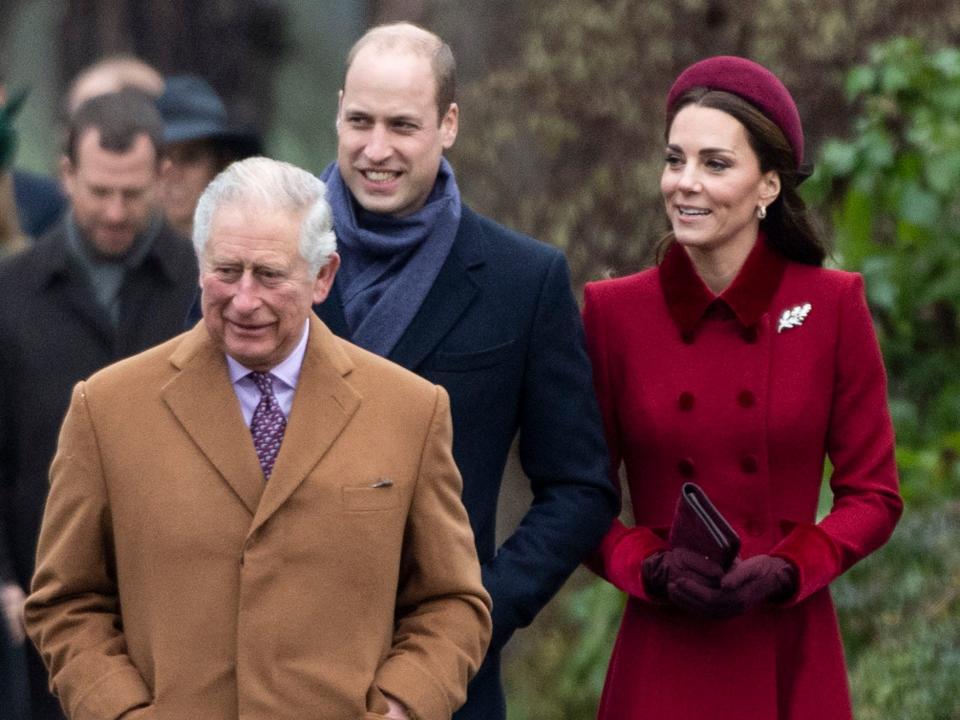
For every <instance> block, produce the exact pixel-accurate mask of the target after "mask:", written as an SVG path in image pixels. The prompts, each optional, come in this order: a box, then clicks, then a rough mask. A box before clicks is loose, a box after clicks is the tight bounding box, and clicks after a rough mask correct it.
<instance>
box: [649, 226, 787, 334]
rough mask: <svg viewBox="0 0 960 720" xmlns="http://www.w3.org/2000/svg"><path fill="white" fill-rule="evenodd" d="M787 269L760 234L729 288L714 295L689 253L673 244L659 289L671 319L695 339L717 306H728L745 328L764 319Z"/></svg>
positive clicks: (682, 331) (663, 262)
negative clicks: (695, 335) (716, 304)
mask: <svg viewBox="0 0 960 720" xmlns="http://www.w3.org/2000/svg"><path fill="white" fill-rule="evenodd" d="M786 267H787V260H786V258H784V257H783V256H782V255H780V253H778V252H777V251H776V250H774V249H773V248H771V247H770V246H769V244H768V242H767V239H766V236H765V235H764V234H763V232H761V233H760V234H759V236H758V237H757V242H756V243H755V244H754V246H753V249H752V250H751V251H750V254H749V255H748V256H747V259H746V261H744V263H743V267H742V268H740V272H738V273H737V276H736V277H735V278H734V279H733V282H732V283H730V286H729V287H728V288H727V289H726V290H724V291H723V292H722V293H720V294H719V295H715V294H714V293H713V291H712V290H710V288H708V287H707V286H706V284H705V283H704V282H703V280H702V279H700V276H699V275H698V274H697V271H696V269H695V268H694V266H693V263H692V262H691V261H690V257H689V256H688V255H687V253H686V251H685V250H684V249H683V247H681V246H680V245H679V244H678V243H673V244H672V245H671V246H670V248H669V249H668V250H667V253H666V255H665V256H664V258H663V261H662V262H661V263H660V268H659V271H660V272H659V275H660V287H661V289H662V290H663V295H664V299H665V300H666V302H667V308H668V309H669V311H670V316H671V317H672V318H673V321H674V323H676V325H677V328H678V329H679V330H680V332H681V334H683V335H684V336H692V334H693V333H695V332H696V329H697V326H698V325H699V324H700V321H701V320H702V319H703V317H704V315H705V314H706V313H707V311H708V310H709V309H710V308H711V306H713V305H714V304H715V303H719V304H723V305H726V306H727V307H728V308H729V309H730V310H731V311H732V312H733V314H734V315H735V316H736V318H737V320H738V321H739V322H740V324H741V325H742V326H743V327H744V328H752V327H754V326H756V324H757V322H758V321H759V320H760V318H761V317H763V314H764V313H765V312H766V311H767V308H769V306H770V301H771V300H772V299H773V295H774V293H775V292H776V290H777V288H778V287H779V286H780V281H781V279H782V278H783V273H784V271H785V270H786Z"/></svg>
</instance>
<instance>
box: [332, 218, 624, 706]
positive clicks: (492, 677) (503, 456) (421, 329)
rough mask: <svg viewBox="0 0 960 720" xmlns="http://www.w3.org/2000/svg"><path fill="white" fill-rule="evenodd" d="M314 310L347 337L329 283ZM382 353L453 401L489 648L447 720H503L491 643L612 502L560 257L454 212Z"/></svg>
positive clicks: (592, 535) (574, 558) (502, 638)
mask: <svg viewBox="0 0 960 720" xmlns="http://www.w3.org/2000/svg"><path fill="white" fill-rule="evenodd" d="M314 310H315V311H316V312H317V314H318V315H319V316H320V318H321V319H322V320H323V321H324V322H325V323H326V324H327V326H328V327H329V328H330V329H331V330H333V332H335V333H336V334H338V335H340V336H342V337H344V338H347V339H349V338H350V330H349V328H348V326H347V323H346V320H345V318H344V314H343V306H342V303H341V301H340V293H339V286H338V284H337V283H335V284H334V288H333V292H332V293H331V295H330V297H329V298H328V299H327V301H326V302H324V303H323V304H322V305H317V306H315V307H314ZM388 358H389V359H390V360H393V361H394V362H396V363H399V364H400V365H402V366H404V367H406V368H407V369H409V370H412V371H414V372H416V373H417V374H419V375H421V376H423V377H425V378H426V379H428V380H430V381H431V382H434V383H437V384H438V385H442V386H443V387H444V388H445V389H446V390H447V392H448V393H449V394H450V402H451V412H452V415H453V428H454V445H453V454H454V458H455V459H456V461H457V465H458V466H459V468H460V472H461V473H462V475H463V501H464V505H465V506H466V508H467V513H468V514H469V516H470V521H471V523H472V525H473V531H474V535H475V538H476V543H477V552H478V554H479V557H480V562H481V564H482V566H483V582H484V585H485V586H486V588H487V590H488V591H489V593H490V595H491V596H492V598H493V640H492V642H491V646H490V650H489V651H488V653H487V658H486V660H485V661H484V665H483V667H482V668H481V669H480V672H479V673H478V675H477V676H476V677H475V678H474V680H473V682H472V683H471V685H470V689H469V692H468V697H467V703H466V705H465V706H464V707H463V708H462V709H461V710H460V711H459V712H458V713H457V714H456V715H455V718H456V719H457V720H466V719H468V718H469V719H470V720H473V719H474V718H476V719H477V720H480V719H482V720H500V719H502V718H505V717H506V710H505V703H504V695H503V690H502V687H501V685H500V650H501V648H502V647H503V645H504V643H506V641H507V640H508V639H509V638H510V636H511V635H512V634H513V632H514V630H516V629H517V628H521V627H524V626H526V625H528V624H529V623H530V621H531V620H533V618H534V616H535V615H536V614H537V612H538V611H539V610H540V609H541V608H542V607H543V606H544V605H545V604H546V603H547V601H548V600H549V599H550V598H551V597H552V596H553V594H554V593H555V592H556V591H557V590H558V589H559V588H560V586H561V585H562V584H563V582H564V580H565V579H566V578H567V577H568V576H569V574H570V573H571V572H572V571H573V569H574V568H575V567H576V566H577V564H578V562H579V561H580V559H581V557H582V556H583V555H584V553H585V552H586V551H588V550H589V549H591V548H593V547H594V546H595V545H596V544H597V543H598V542H599V540H600V538H601V537H602V536H603V535H604V533H605V532H606V530H607V529H608V528H609V527H610V521H611V518H612V517H613V515H614V514H615V512H616V510H617V509H618V506H619V500H618V498H617V496H616V493H615V491H614V489H613V487H612V486H611V484H610V481H609V479H608V476H607V454H606V448H605V442H604V438H603V431H602V426H601V422H600V418H599V412H598V410H597V404H596V400H595V397H594V393H593V389H592V385H591V372H590V364H589V360H588V358H587V355H586V352H585V350H584V341H583V330H582V326H581V322H580V316H579V312H578V310H577V306H576V302H575V301H574V298H573V294H572V292H571V289H570V278H569V271H568V269H567V263H566V260H565V259H564V257H563V254H562V253H560V252H559V251H558V250H557V249H555V248H552V247H550V246H548V245H545V244H543V243H540V242H537V241H535V240H533V239H531V238H529V237H526V236H523V235H520V234H518V233H515V232H513V231H511V230H508V229H507V228H504V227H502V226H500V225H498V224H496V223H494V222H492V221H491V220H489V219H487V218H484V217H482V216H480V215H478V214H477V213H475V212H473V211H472V210H470V209H469V208H467V207H466V206H464V207H463V211H462V216H461V220H460V226H459V228H458V231H457V236H456V239H455V240H454V244H453V247H452V249H451V251H450V255H449V257H448V258H447V260H446V262H445V263H444V265H443V267H442V268H441V270H440V273H439V275H438V276H437V279H436V281H435V282H434V285H433V287H432V288H431V290H430V292H429V293H428V294H427V297H426V298H425V300H424V302H423V305H422V306H421V308H420V310H419V311H418V313H417V315H416V316H415V317H414V319H413V321H412V322H411V324H410V326H409V327H408V328H407V330H406V331H405V333H404V334H403V336H402V337H401V338H400V340H399V342H398V343H397V345H396V346H395V347H394V349H393V351H392V352H391V353H390V354H389V355H388ZM517 433H519V455H520V463H521V466H522V467H523V470H524V472H525V474H526V475H527V477H528V478H529V480H530V487H531V490H532V491H533V502H532V504H531V506H530V508H529V510H528V511H527V512H526V514H525V516H524V517H523V519H522V521H521V523H520V525H519V527H518V528H517V529H516V531H515V532H514V533H513V534H512V535H511V536H510V537H509V538H508V539H507V540H506V541H505V542H504V543H503V544H502V545H501V546H500V547H499V548H497V547H496V538H495V529H496V511H497V497H498V495H499V492H500V483H501V478H502V476H503V471H504V466H505V464H506V460H507V455H508V452H509V450H510V447H511V444H512V443H513V440H514V438H515V437H516V436H517Z"/></svg>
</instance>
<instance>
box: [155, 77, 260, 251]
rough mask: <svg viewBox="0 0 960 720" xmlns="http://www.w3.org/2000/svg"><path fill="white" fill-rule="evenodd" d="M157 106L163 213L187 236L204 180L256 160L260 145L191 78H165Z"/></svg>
mask: <svg viewBox="0 0 960 720" xmlns="http://www.w3.org/2000/svg"><path fill="white" fill-rule="evenodd" d="M157 107H158V108H159V109H160V115H161V117H162V118H163V141H164V152H165V153H166V157H167V159H168V160H169V164H168V165H167V168H166V171H165V172H164V174H163V185H162V193H161V203H162V205H163V211H164V214H165V215H166V218H167V222H168V223H170V225H172V226H173V228H174V229H175V230H176V231H177V232H179V233H180V234H181V235H183V236H185V237H190V236H191V234H192V232H193V211H194V210H196V207H197V201H198V200H199V199H200V195H201V193H203V191H204V189H205V188H206V187H207V185H208V184H209V183H210V181H211V180H213V178H214V177H215V176H216V175H217V173H219V172H220V171H221V170H223V169H224V168H226V167H227V165H229V164H230V163H232V162H234V161H235V160H243V159H244V158H248V157H250V156H252V155H262V154H263V143H262V141H261V139H260V136H259V134H257V133H256V132H255V131H254V130H251V129H248V128H243V127H239V126H235V125H233V124H231V123H230V121H229V118H228V116H227V109H226V107H225V106H224V104H223V101H222V100H221V99H220V96H219V95H217V93H216V92H215V91H214V89H213V88H212V87H210V84H209V83H207V81H206V80H204V79H203V78H200V77H197V76H196V75H178V76H175V77H169V78H167V79H166V86H165V89H164V92H163V94H162V95H161V96H160V98H159V99H158V100H157Z"/></svg>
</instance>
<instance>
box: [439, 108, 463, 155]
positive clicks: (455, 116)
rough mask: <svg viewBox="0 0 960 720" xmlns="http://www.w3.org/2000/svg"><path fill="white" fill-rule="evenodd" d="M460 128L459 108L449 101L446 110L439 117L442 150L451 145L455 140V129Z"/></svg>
mask: <svg viewBox="0 0 960 720" xmlns="http://www.w3.org/2000/svg"><path fill="white" fill-rule="evenodd" d="M459 129H460V108H459V107H457V104H456V103H450V107H448V108H447V112H446V113H445V114H444V116H443V117H442V118H441V119H440V141H441V143H442V144H443V149H444V150H449V149H450V148H451V147H453V143H454V142H456V140H457V131H458V130H459Z"/></svg>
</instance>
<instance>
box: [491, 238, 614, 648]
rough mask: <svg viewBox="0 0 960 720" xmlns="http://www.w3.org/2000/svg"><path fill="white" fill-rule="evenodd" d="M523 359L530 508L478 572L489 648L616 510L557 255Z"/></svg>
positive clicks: (528, 613) (558, 580) (537, 602)
mask: <svg viewBox="0 0 960 720" xmlns="http://www.w3.org/2000/svg"><path fill="white" fill-rule="evenodd" d="M526 356H527V364H526V370H525V374H524V380H523V390H522V395H521V406H520V441H519V455H520V464H521V467H522V468H523V471H524V473H525V474H526V476H527V477H528V478H529V479H530V489H531V491H532V493H533V502H532V503H531V505H530V508H529V510H528V511H527V512H526V514H525V515H524V516H523V518H522V519H521V521H520V524H519V526H518V527H517V529H516V530H515V531H514V533H513V534H512V535H511V536H510V537H509V538H507V540H506V542H504V543H503V545H502V546H501V547H500V549H499V550H498V552H497V555H496V557H494V559H493V560H492V561H491V562H489V563H486V564H485V565H484V567H483V581H484V585H485V586H486V588H487V589H488V590H489V591H490V595H491V596H492V598H493V640H492V642H491V646H492V647H494V648H497V649H499V648H501V647H502V646H503V645H504V644H505V643H506V642H507V640H509V639H510V636H511V635H512V634H513V632H514V631H515V630H516V629H517V628H520V627H526V626H527V625H529V624H530V622H531V621H532V620H533V618H534V617H535V616H536V614H537V613H538V612H539V611H540V609H541V608H542V607H543V606H544V605H546V603H547V602H548V601H549V600H550V598H551V597H553V595H554V594H555V593H556V592H557V590H559V589H560V586H561V585H563V583H564V581H565V580H566V579H567V578H568V577H569V576H570V573H572V572H573V571H574V569H576V567H577V565H579V564H580V562H581V561H582V559H583V557H584V555H585V554H586V553H587V552H589V551H590V550H592V549H593V548H594V547H596V545H597V543H598V542H599V541H600V539H601V538H602V537H603V534H604V532H606V530H607V528H608V527H609V526H610V520H611V518H612V517H613V516H614V515H615V514H616V512H617V509H618V507H619V500H618V497H617V494H616V492H615V490H614V488H613V487H612V486H611V485H610V482H609V480H608V478H607V474H606V467H607V463H608V460H607V451H606V446H605V443H604V439H603V431H602V427H601V424H600V417H599V412H598V410H597V403H596V398H595V397H594V394H593V388H592V387H591V382H590V361H589V359H588V358H587V354H586V352H585V348H584V340H583V326H582V324H581V322H580V313H579V311H578V309H577V304H576V301H575V300H574V298H573V292H572V291H571V288H570V275H569V271H568V269H567V263H566V260H565V259H564V257H563V255H562V254H560V253H559V252H557V253H554V254H553V255H552V258H551V260H550V264H549V266H548V267H547V270H546V273H545V274H544V279H543V284H542V286H541V288H540V293H539V297H538V300H537V308H536V312H535V314H534V317H533V324H532V329H531V333H530V339H529V346H528V347H527V353H526Z"/></svg>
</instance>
